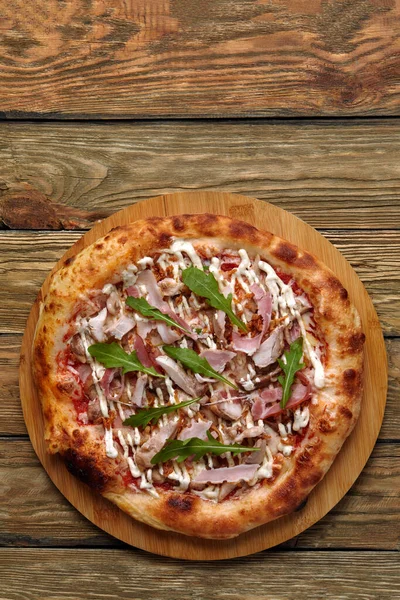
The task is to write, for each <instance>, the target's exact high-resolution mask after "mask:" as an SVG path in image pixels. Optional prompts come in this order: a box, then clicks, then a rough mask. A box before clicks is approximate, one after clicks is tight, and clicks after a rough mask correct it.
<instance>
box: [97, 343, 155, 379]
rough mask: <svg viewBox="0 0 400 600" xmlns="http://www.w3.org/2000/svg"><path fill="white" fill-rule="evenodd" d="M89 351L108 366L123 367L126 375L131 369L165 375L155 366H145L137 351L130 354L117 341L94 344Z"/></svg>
mask: <svg viewBox="0 0 400 600" xmlns="http://www.w3.org/2000/svg"><path fill="white" fill-rule="evenodd" d="M88 352H89V354H90V355H91V356H94V357H95V358H97V359H98V360H99V361H100V362H101V363H102V364H103V365H105V366H106V367H107V368H110V367H122V369H123V374H124V375H125V374H126V373H130V372H131V371H142V372H143V373H147V374H148V375H153V376H155V377H163V375H160V374H159V373H157V371H155V369H154V368H153V367H145V366H144V365H143V364H142V363H141V362H140V360H139V359H138V357H137V353H136V351H133V352H132V353H131V354H128V353H127V352H125V350H123V349H122V348H121V346H119V345H118V344H117V343H116V342H112V343H111V344H93V345H92V346H89V348H88Z"/></svg>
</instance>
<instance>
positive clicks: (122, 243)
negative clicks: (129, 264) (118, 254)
mask: <svg viewBox="0 0 400 600" xmlns="http://www.w3.org/2000/svg"><path fill="white" fill-rule="evenodd" d="M127 241H128V238H127V236H126V235H122V236H121V237H120V238H118V239H117V242H118V244H121V246H124V244H126V242H127Z"/></svg>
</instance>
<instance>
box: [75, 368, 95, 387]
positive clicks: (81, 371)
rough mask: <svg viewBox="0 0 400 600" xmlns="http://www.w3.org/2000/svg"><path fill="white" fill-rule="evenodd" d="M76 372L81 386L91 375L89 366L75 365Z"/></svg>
mask: <svg viewBox="0 0 400 600" xmlns="http://www.w3.org/2000/svg"><path fill="white" fill-rule="evenodd" d="M76 370H77V372H78V375H79V379H80V380H81V381H82V383H83V384H85V383H86V381H87V379H88V377H90V375H91V374H92V368H91V366H90V365H84V364H79V365H76Z"/></svg>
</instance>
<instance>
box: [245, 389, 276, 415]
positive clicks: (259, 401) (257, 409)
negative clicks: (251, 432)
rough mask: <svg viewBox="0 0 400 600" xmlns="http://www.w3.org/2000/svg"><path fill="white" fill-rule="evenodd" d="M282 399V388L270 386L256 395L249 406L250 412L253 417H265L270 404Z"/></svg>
mask: <svg viewBox="0 0 400 600" xmlns="http://www.w3.org/2000/svg"><path fill="white" fill-rule="evenodd" d="M281 399H282V388H271V389H266V390H264V391H263V392H262V393H261V394H260V395H259V396H257V398H256V400H255V401H254V404H253V406H252V408H251V414H252V415H253V417H254V418H255V419H265V418H266V416H267V415H268V414H269V413H268V411H269V408H270V405H271V404H273V403H276V402H277V401H280V400H281Z"/></svg>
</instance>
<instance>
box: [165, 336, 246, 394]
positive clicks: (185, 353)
mask: <svg viewBox="0 0 400 600" xmlns="http://www.w3.org/2000/svg"><path fill="white" fill-rule="evenodd" d="M163 350H164V352H165V354H167V355H168V356H170V357H171V358H174V359H175V360H179V361H180V362H181V363H182V364H183V366H184V367H186V368H187V369H190V370H191V371H193V373H199V375H205V376H206V377H212V378H213V379H219V381H223V382H224V383H226V384H227V385H230V386H231V387H233V388H235V390H237V389H239V388H238V387H237V386H236V385H235V384H234V383H232V381H229V379H226V378H225V377H223V376H222V375H220V374H219V373H217V371H215V369H213V368H212V366H211V365H210V363H209V362H208V360H206V359H205V358H201V356H199V355H198V354H197V352H195V351H194V350H191V349H190V348H178V347H177V346H163Z"/></svg>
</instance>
